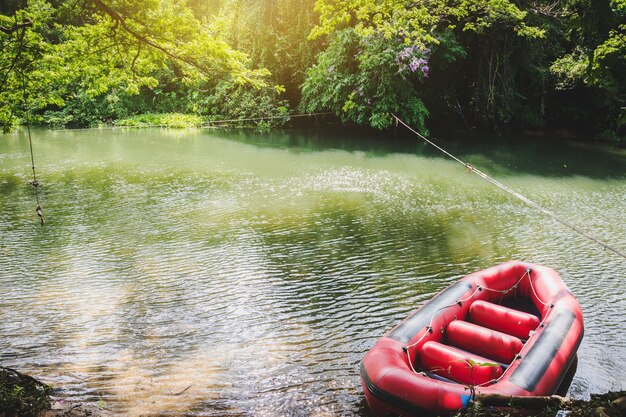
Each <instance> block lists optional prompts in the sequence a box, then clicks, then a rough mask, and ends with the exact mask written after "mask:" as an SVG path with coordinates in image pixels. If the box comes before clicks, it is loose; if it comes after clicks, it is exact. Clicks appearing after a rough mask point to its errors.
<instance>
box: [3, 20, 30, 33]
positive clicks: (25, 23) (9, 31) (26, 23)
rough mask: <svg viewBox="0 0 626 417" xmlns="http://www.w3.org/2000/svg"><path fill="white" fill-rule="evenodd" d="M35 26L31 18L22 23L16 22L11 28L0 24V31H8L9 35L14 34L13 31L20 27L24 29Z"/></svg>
mask: <svg viewBox="0 0 626 417" xmlns="http://www.w3.org/2000/svg"><path fill="white" fill-rule="evenodd" d="M32 26H33V22H31V21H30V20H26V21H24V22H22V23H16V24H15V25H13V26H11V27H10V28H8V27H6V26H0V32H3V33H6V34H7V35H10V34H12V33H13V32H16V31H18V30H20V29H24V28H28V27H32Z"/></svg>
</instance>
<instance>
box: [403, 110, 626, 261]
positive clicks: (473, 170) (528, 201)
mask: <svg viewBox="0 0 626 417" xmlns="http://www.w3.org/2000/svg"><path fill="white" fill-rule="evenodd" d="M392 116H393V118H394V119H395V120H396V124H398V123H399V124H401V125H402V126H404V127H406V128H407V129H408V130H409V131H411V132H412V133H414V134H415V135H416V136H417V137H419V138H420V139H422V140H423V141H425V142H427V143H429V144H430V145H432V146H434V147H435V148H437V149H438V150H439V151H441V152H443V153H444V154H446V155H447V156H449V157H450V158H452V159H454V160H455V161H456V162H458V163H460V164H461V165H463V166H465V168H466V169H467V171H468V172H471V173H474V174H476V175H478V176H479V177H481V178H482V179H484V180H486V181H489V182H490V183H492V184H493V185H495V186H496V187H498V188H500V189H501V190H503V191H505V192H507V193H509V194H511V195H512V196H513V197H515V198H517V199H518V200H521V201H523V202H524V203H526V204H527V205H529V206H530V207H532V208H534V209H536V210H538V211H540V212H542V213H543V214H545V215H547V216H548V217H551V218H552V219H553V220H556V221H557V222H559V223H561V224H562V225H564V226H567V227H569V228H570V229H572V230H573V231H575V232H576V233H578V234H580V235H582V236H584V237H586V238H587V239H589V240H592V241H594V242H596V243H597V244H599V245H600V246H602V247H603V248H604V249H608V250H610V251H611V252H613V253H615V254H616V255H618V256H621V257H622V258H624V259H626V255H625V254H624V253H622V252H620V251H619V250H617V249H616V248H614V247H613V246H611V245H609V244H607V243H605V242H603V241H601V240H600V239H598V238H597V237H595V236H592V235H590V234H589V233H587V232H585V231H584V230H582V229H580V228H579V227H577V226H576V225H574V224H572V223H570V222H569V221H567V220H565V219H562V218H560V217H559V216H557V215H556V214H554V213H553V212H551V211H550V210H548V209H546V208H544V207H542V206H541V205H539V204H538V203H536V202H534V201H532V200H531V199H529V198H528V197H525V196H523V195H522V194H520V193H518V192H517V191H515V190H512V189H511V188H509V187H507V186H506V185H504V184H502V183H501V182H500V181H498V180H496V179H495V178H492V177H490V176H489V175H487V174H485V173H484V172H482V171H481V170H479V169H478V168H475V167H473V166H472V165H470V164H468V163H467V162H464V161H462V160H461V159H459V158H457V157H456V156H454V155H452V154H451V153H450V152H448V151H446V150H445V149H443V148H442V147H441V146H439V145H437V144H436V143H434V142H433V141H431V140H429V139H428V138H427V137H426V136H424V135H422V134H420V133H419V132H418V131H416V130H415V129H413V128H412V127H411V126H409V125H408V124H406V123H405V122H404V121H402V119H400V118H399V117H398V116H396V115H395V114H392Z"/></svg>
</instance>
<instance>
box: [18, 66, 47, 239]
mask: <svg viewBox="0 0 626 417" xmlns="http://www.w3.org/2000/svg"><path fill="white" fill-rule="evenodd" d="M21 75H22V90H23V95H24V107H25V109H24V112H25V114H26V131H27V132H28V146H29V148H30V163H31V168H32V170H33V180H32V181H31V182H30V185H32V186H33V188H34V189H35V198H36V200H37V207H36V208H35V213H37V216H39V222H40V223H41V227H43V226H44V224H45V223H46V221H45V219H44V217H43V208H42V207H41V203H40V202H39V181H37V172H36V171H35V154H34V152H33V138H32V135H31V133H30V106H29V103H28V94H27V92H26V78H25V76H24V73H23V72H22V73H21Z"/></svg>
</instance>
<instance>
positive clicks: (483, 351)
mask: <svg viewBox="0 0 626 417" xmlns="http://www.w3.org/2000/svg"><path fill="white" fill-rule="evenodd" d="M446 339H447V342H448V343H449V344H451V345H453V346H456V347H458V348H461V349H463V350H467V351H469V352H473V353H476V354H478V355H481V356H484V357H486V358H489V359H492V360H494V361H498V362H501V363H504V364H510V363H511V362H513V359H515V355H517V354H518V353H519V352H520V351H521V350H522V347H523V346H524V344H523V343H522V341H521V340H520V339H519V338H517V337H515V336H511V335H508V334H506V333H502V332H499V331H497V330H492V329H488V328H486V327H483V326H479V325H477V324H473V323H468V322H466V321H460V320H456V321H453V322H451V323H450V324H449V325H448V327H447V328H446Z"/></svg>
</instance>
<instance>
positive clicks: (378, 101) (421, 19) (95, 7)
mask: <svg viewBox="0 0 626 417" xmlns="http://www.w3.org/2000/svg"><path fill="white" fill-rule="evenodd" d="M0 44H1V55H0V124H1V125H2V127H3V130H4V131H9V130H11V129H12V128H13V127H14V126H16V125H17V124H19V123H23V122H24V121H25V120H26V116H27V115H29V117H30V121H31V122H33V123H37V124H41V125H46V126H55V127H62V126H65V127H84V126H96V125H99V124H103V123H107V124H108V123H118V122H119V121H122V120H129V119H131V120H132V118H133V117H135V118H138V117H146V116H145V115H150V114H152V115H156V114H160V115H165V114H167V115H170V116H172V114H174V116H175V118H178V119H180V120H181V121H182V123H184V124H189V125H193V124H200V123H204V122H206V121H207V120H219V119H224V118H249V117H264V116H270V115H271V116H285V117H284V118H279V119H272V120H271V121H265V122H259V123H261V124H263V125H264V126H271V125H273V124H277V123H282V122H285V121H286V120H287V117H288V115H289V114H292V113H297V112H318V111H330V112H332V113H334V114H335V115H336V116H337V117H338V118H339V119H340V120H342V121H343V122H349V123H357V124H360V125H365V126H371V127H373V128H377V129H385V128H388V127H390V126H391V125H392V117H391V114H392V113H395V114H397V115H398V116H400V117H401V118H403V119H405V120H406V121H407V122H409V123H411V124H412V125H414V126H416V127H417V128H419V129H422V130H424V131H425V130H426V129H427V128H428V127H430V126H437V125H445V126H447V127H458V128H462V129H481V130H501V129H505V128H513V129H559V128H568V129H570V130H576V131H578V132H585V134H589V135H590V136H589V137H595V138H603V139H608V140H613V141H618V142H619V141H620V140H621V138H622V137H623V136H624V135H625V131H626V107H625V106H626V104H625V101H626V95H625V92H626V0H560V1H559V0H532V1H515V0H511V1H509V0H452V1H444V0H423V1H415V0H255V1H252V0H3V1H2V3H0ZM27 110H28V111H27ZM139 115H144V116H139Z"/></svg>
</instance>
